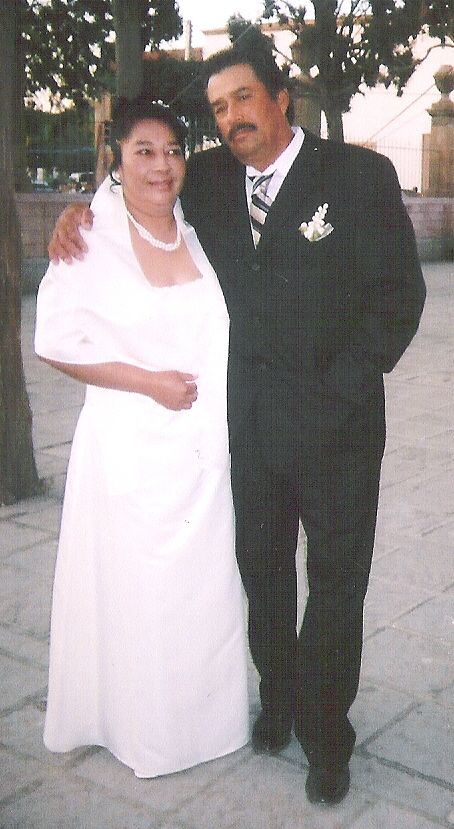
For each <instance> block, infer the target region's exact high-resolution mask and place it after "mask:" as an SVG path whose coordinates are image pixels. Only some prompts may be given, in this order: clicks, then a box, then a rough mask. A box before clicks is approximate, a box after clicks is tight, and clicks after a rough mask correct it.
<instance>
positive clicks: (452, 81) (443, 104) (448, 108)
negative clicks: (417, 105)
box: [427, 64, 454, 126]
mask: <svg viewBox="0 0 454 829" xmlns="http://www.w3.org/2000/svg"><path fill="white" fill-rule="evenodd" d="M434 81H435V85H436V87H437V89H438V90H439V91H440V92H441V98H440V100H439V101H435V103H434V104H432V106H431V107H430V108H429V109H428V110H427V112H428V113H429V115H431V116H432V118H433V119H434V121H433V123H434V125H435V124H436V125H438V126H444V125H445V124H447V123H452V122H453V119H454V102H453V101H451V98H450V97H449V95H450V93H451V92H452V90H453V89H454V66H451V65H450V64H444V65H443V66H440V67H439V69H437V71H436V72H435V74H434Z"/></svg>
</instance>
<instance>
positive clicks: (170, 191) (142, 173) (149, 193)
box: [118, 119, 185, 215]
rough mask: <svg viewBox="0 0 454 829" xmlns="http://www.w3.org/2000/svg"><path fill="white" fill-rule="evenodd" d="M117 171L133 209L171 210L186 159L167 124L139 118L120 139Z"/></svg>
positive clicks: (124, 193) (181, 183)
mask: <svg viewBox="0 0 454 829" xmlns="http://www.w3.org/2000/svg"><path fill="white" fill-rule="evenodd" d="M120 149H121V164H120V167H119V168H118V173H119V176H120V179H121V183H122V185H123V195H124V198H125V201H126V204H127V205H128V207H130V208H136V210H139V211H142V212H143V213H148V214H151V215H153V214H157V215H163V214H165V213H167V212H169V211H170V210H171V209H172V208H173V205H174V204H175V200H176V198H177V196H178V194H179V192H180V190H181V187H182V185H183V179H184V171H185V162H184V157H183V153H182V151H181V147H180V145H179V144H178V142H177V140H176V138H175V135H174V134H173V132H172V130H171V129H170V127H168V126H167V124H163V123H162V122H161V121H154V120H151V119H147V120H144V121H139V122H138V123H137V124H136V125H135V126H134V127H133V128H132V130H131V132H130V133H129V135H128V137H127V138H125V139H123V140H122V141H121V142H120Z"/></svg>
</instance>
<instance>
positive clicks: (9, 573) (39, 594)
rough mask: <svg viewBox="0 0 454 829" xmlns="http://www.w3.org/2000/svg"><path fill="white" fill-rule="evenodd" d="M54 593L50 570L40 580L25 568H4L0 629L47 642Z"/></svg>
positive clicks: (0, 571)
mask: <svg viewBox="0 0 454 829" xmlns="http://www.w3.org/2000/svg"><path fill="white" fill-rule="evenodd" d="M18 584H20V590H19V589H18ZM51 592H52V568H50V567H48V568H47V572H46V573H41V575H40V576H39V578H37V576H36V573H33V572H30V571H28V570H24V569H22V568H15V567H7V566H2V567H0V625H3V626H4V627H7V628H10V629H11V630H15V631H17V632H18V633H33V634H35V635H36V636H37V637H39V638H42V639H47V635H48V631H49V619H50V607H51Z"/></svg>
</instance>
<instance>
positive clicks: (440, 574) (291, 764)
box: [0, 263, 454, 829]
mask: <svg viewBox="0 0 454 829" xmlns="http://www.w3.org/2000/svg"><path fill="white" fill-rule="evenodd" d="M425 275H426V280H427V284H428V300H427V306H426V310H425V313H424V316H423V320H422V323H421V328H420V331H419V333H418V335H417V337H416V338H415V340H414V342H413V343H412V345H411V347H410V349H409V350H408V351H407V353H406V354H405V355H404V357H403V359H402V360H401V362H400V363H399V365H398V367H397V368H396V369H395V370H394V372H393V373H392V374H391V375H390V376H388V377H387V379H386V387H387V409H388V432H389V437H388V443H387V451H386V456H385V461H384V467H383V477H382V488H381V497H380V511H379V521H378V531H377V543H376V553H375V559H374V564H373V569H372V576H371V583H370V589H369V592H368V596H367V605H366V618H365V632H366V640H365V649H364V660H363V672H362V682H361V689H360V693H359V695H358V699H357V701H356V703H355V705H354V708H353V710H352V719H353V721H354V724H355V727H356V729H357V732H358V743H357V747H356V749H355V753H354V756H353V758H352V763H351V767H352V786H351V791H350V793H349V795H348V797H347V798H346V799H345V801H344V802H343V803H342V804H341V805H340V806H338V807H335V808H331V809H322V808H317V807H314V806H311V805H310V804H308V802H307V801H306V798H305V795H304V781H305V772H306V766H305V760H304V757H303V755H302V752H301V751H300V749H299V746H298V744H297V742H296V741H295V740H293V741H292V743H291V745H290V746H289V747H288V749H286V750H285V751H284V752H283V753H282V754H281V755H280V756H279V757H276V758H265V757H259V756H255V755H254V754H253V752H252V750H251V747H250V746H246V747H245V748H244V749H242V750H241V751H238V752H236V753H235V754H233V755H230V756H229V757H226V758H223V759H221V760H217V761H214V762H211V763H207V764H205V765H203V766H199V767H198V768H195V769H192V770H189V771H186V772H182V773H179V774H175V775H171V776H167V777H161V778H158V779H154V780H137V779H136V778H135V777H134V776H133V774H132V772H131V771H129V770H128V769H127V768H125V767H123V766H122V765H121V764H120V763H118V762H117V761H116V760H114V759H113V758H112V757H111V756H110V755H109V753H108V752H107V751H105V750H103V749H98V748H93V747H92V748H86V749H79V750H76V751H73V752H71V753H69V754H67V755H53V754H50V753H49V752H47V751H46V750H45V748H44V747H43V745H42V736H41V735H42V728H43V710H44V704H45V695H46V679H47V676H46V671H47V649H48V625H49V607H50V598H51V584H52V574H53V566H54V559H55V551H56V544H57V535H58V527H59V517H60V508H61V498H62V492H63V485H64V476H65V468H66V463H67V458H68V453H69V447H70V441H71V436H72V433H73V429H74V425H75V421H76V418H77V414H78V411H79V408H80V405H81V401H82V396H83V389H82V387H81V386H79V385H78V384H76V383H74V382H72V381H70V380H67V379H65V378H64V377H63V375H62V376H60V375H59V374H58V373H56V372H53V371H52V370H51V369H50V368H48V367H47V366H46V365H44V364H42V363H40V362H39V361H38V360H37V359H36V358H35V357H34V355H33V352H32V328H33V316H34V299H33V297H26V298H25V299H24V303H23V327H24V336H23V341H24V362H25V370H26V376H27V383H28V389H29V394H30V400H31V404H32V408H33V412H34V432H35V447H36V457H37V462H38V465H39V471H40V474H41V475H42V476H45V477H48V478H51V479H52V483H51V485H50V490H49V493H48V494H47V495H46V496H45V497H40V498H37V499H34V500H30V501H27V502H23V503H20V504H18V505H15V506H10V507H2V508H0V568H1V581H0V663H1V670H0V827H1V829H324V828H325V827H326V828H327V829H328V828H329V829H432V827H440V826H441V827H453V826H454V740H453V738H454V659H453V650H454V566H453V558H454V557H453V553H454V480H453V477H454V475H453V473H454V441H453V437H454V415H453V408H454V397H453V383H452V380H453V356H454V342H453V335H454V324H453V322H454V320H453V308H454V266H453V264H452V263H449V264H448V263H443V264H439V263H436V264H427V265H426V266H425ZM299 555H300V559H301V564H303V559H304V540H303V539H302V540H301V544H300V553H299ZM301 570H302V571H303V570H304V568H303V566H301ZM304 590H305V588H304V579H303V578H302V579H301V587H300V594H301V602H300V603H301V605H303V602H304ZM250 689H251V714H252V715H253V713H254V711H255V710H256V709H257V681H256V676H255V673H254V670H253V668H252V667H251V671H250ZM251 719H252V717H251Z"/></svg>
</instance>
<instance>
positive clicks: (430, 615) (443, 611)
mask: <svg viewBox="0 0 454 829" xmlns="http://www.w3.org/2000/svg"><path fill="white" fill-rule="evenodd" d="M395 626H396V627H399V629H400V630H411V631H414V632H415V633H420V634H424V635H425V636H433V637H437V638H440V639H443V641H445V642H451V646H452V645H454V588H453V587H451V588H450V589H448V590H446V592H444V593H442V594H441V595H440V596H436V597H435V598H434V599H432V600H431V601H428V602H424V603H423V604H422V605H420V607H417V608H415V610H412V611H411V612H410V613H407V614H406V615H405V616H403V617H402V618H401V619H399V620H398V621H397V622H396V625H395Z"/></svg>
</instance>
